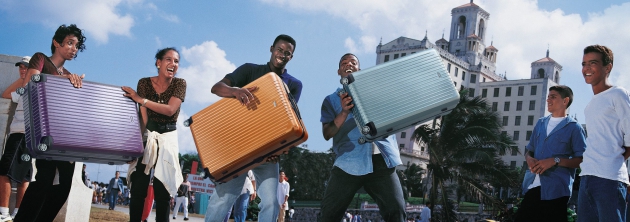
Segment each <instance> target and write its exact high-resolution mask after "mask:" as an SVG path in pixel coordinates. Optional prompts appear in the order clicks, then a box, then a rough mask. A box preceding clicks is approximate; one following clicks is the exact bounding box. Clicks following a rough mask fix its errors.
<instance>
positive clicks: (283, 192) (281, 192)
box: [278, 170, 291, 222]
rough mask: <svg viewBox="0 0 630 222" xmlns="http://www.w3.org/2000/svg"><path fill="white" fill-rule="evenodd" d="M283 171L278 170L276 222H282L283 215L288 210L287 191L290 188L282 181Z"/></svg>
mask: <svg viewBox="0 0 630 222" xmlns="http://www.w3.org/2000/svg"><path fill="white" fill-rule="evenodd" d="M284 178H285V175H284V171H283V170H280V178H279V179H278V180H279V182H280V184H278V204H280V212H279V214H278V222H284V215H285V212H286V211H287V210H289V203H288V200H289V191H290V190H291V186H290V185H289V183H288V182H287V181H286V180H285V179H284Z"/></svg>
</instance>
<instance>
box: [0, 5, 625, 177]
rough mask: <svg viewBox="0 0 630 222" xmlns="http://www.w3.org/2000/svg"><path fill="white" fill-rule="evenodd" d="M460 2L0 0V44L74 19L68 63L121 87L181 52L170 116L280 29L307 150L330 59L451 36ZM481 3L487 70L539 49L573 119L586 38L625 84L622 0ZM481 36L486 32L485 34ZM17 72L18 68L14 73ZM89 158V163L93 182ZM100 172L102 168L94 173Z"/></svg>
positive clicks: (322, 145) (511, 73) (29, 46)
mask: <svg viewBox="0 0 630 222" xmlns="http://www.w3.org/2000/svg"><path fill="white" fill-rule="evenodd" d="M466 3H469V1H468V0H444V1H432V0H399V1H376V0H363V1H362V0H348V1H335V0H319V1H309V0H293V1H287V0H250V1H229V2H221V1H198V0H193V1H185V2H181V1H164V0H157V1H145V0H93V1H82V0H68V1H46V0H22V1H17V0H0V26H1V27H3V30H2V32H1V33H0V40H2V42H4V44H1V45H0V54H9V55H18V56H23V55H32V54H33V53H35V52H38V51H41V52H44V53H45V54H48V55H50V41H51V37H52V35H53V33H54V31H55V29H56V28H57V27H58V26H59V25H60V24H70V23H75V24H77V25H78V26H79V27H80V28H82V29H83V30H85V31H86V32H87V39H88V40H87V42H86V45H87V49H86V50H85V51H84V52H82V53H79V55H78V58H77V59H76V60H75V61H70V62H67V63H66V65H65V66H66V68H67V69H69V70H70V71H72V72H75V73H84V74H86V80H91V81H97V82H103V83H109V84H115V85H127V86H132V87H134V88H135V86H136V84H137V81H138V79H140V78H142V77H146V76H154V75H156V71H155V68H154V66H153V63H154V61H155V60H154V59H153V56H154V54H155V52H156V50H157V49H159V48H163V47H169V46H174V47H177V48H178V49H179V50H180V53H181V54H180V56H181V64H180V69H179V72H178V76H179V77H182V78H185V79H186V80H187V82H188V91H187V98H186V101H185V102H184V103H183V105H182V112H181V114H180V119H184V118H187V117H188V116H190V115H192V114H194V113H196V112H197V111H199V110H201V109H202V108H204V107H206V106H208V105H209V104H211V103H213V102H215V101H216V100H218V99H219V98H218V97H216V96H214V95H212V94H210V91H209V90H210V87H211V86H212V85H213V84H214V83H215V82H217V81H218V80H220V79H221V78H222V77H223V76H224V75H225V74H227V73H229V72H231V71H232V70H233V69H235V68H236V67H238V66H239V65H241V64H243V63H246V62H250V63H258V64H264V63H266V62H267V61H269V56H270V53H269V46H271V44H272V41H273V39H274V38H275V37H276V36H277V35H278V34H289V35H291V36H293V37H294V38H295V39H296V41H297V45H296V51H295V56H294V58H293V60H291V62H289V64H288V66H287V68H288V71H289V73H291V74H292V75H294V76H295V77H297V78H298V79H300V80H302V82H303V83H304V91H303V93H302V97H301V99H300V102H299V104H298V105H299V107H300V111H301V113H302V116H303V118H304V121H305V124H306V127H307V129H308V131H309V134H310V138H309V140H308V141H307V142H306V143H307V144H308V145H309V148H310V149H312V150H313V151H324V150H327V149H329V148H330V146H331V142H330V141H325V140H324V139H323V137H322V135H321V124H320V123H319V117H320V113H319V110H320V105H321V102H322V100H323V98H324V97H325V96H326V95H328V94H330V93H331V92H332V91H333V90H335V89H336V88H337V87H338V86H339V84H338V77H337V74H336V69H337V62H338V60H339V57H340V56H341V55H343V54H344V53H346V52H353V53H355V54H357V55H358V57H359V59H360V60H361V64H362V68H368V67H370V66H373V65H374V64H375V59H376V56H375V50H376V45H377V44H378V42H379V41H380V39H381V38H382V39H383V40H382V41H383V43H387V42H389V41H392V40H393V39H395V38H397V37H399V36H406V37H410V38H415V39H422V38H423V37H424V35H425V31H427V32H428V38H429V40H430V41H432V42H435V41H436V40H438V39H439V38H441V35H442V32H443V30H444V32H445V36H448V35H449V24H450V21H451V17H450V10H451V9H452V8H454V7H457V6H459V5H463V4H466ZM475 3H476V4H478V5H480V6H481V7H482V8H484V9H485V10H486V11H488V12H489V13H490V20H489V21H488V32H487V33H488V34H490V35H488V36H492V39H493V40H494V44H493V45H494V46H495V47H496V48H498V49H499V53H498V58H497V72H498V73H505V72H507V76H508V79H522V78H528V77H529V74H530V64H531V62H533V61H536V60H538V59H540V58H542V57H544V56H545V51H546V50H547V45H548V44H549V47H550V51H551V53H550V57H551V58H553V59H554V60H556V61H557V62H559V63H560V64H561V65H562V66H563V72H562V77H561V83H562V84H566V85H568V86H570V87H572V88H573V89H574V92H575V94H576V95H575V96H576V101H575V102H574V105H572V107H571V108H572V109H571V111H570V113H571V115H574V114H577V116H578V119H579V120H580V121H581V122H583V120H584V116H583V110H584V107H585V106H586V104H587V102H588V100H589V99H590V97H591V95H592V91H591V89H590V86H588V85H586V84H585V83H584V80H583V79H582V77H581V72H580V69H581V67H580V63H581V56H582V54H581V50H582V49H583V48H584V46H586V45H589V44H595V43H599V44H603V45H608V46H610V47H611V48H612V49H613V51H614V52H616V53H617V54H616V55H615V67H614V68H613V72H612V73H611V80H612V82H613V84H616V85H621V86H624V87H626V88H630V78H629V77H628V76H627V75H625V76H624V75H620V74H621V72H622V70H628V69H630V67H628V66H630V65H629V64H630V58H628V57H627V56H626V55H624V54H623V53H622V52H627V51H630V46H628V45H627V44H624V43H625V42H627V39H630V30H628V29H627V28H625V27H626V26H627V22H628V21H630V15H627V13H626V12H628V11H630V4H629V3H624V2H623V1H598V2H597V3H595V2H593V1H590V2H589V1H585V0H579V1H569V0H551V1H541V2H537V1H532V0H513V1H498V0H492V1H491V0H483V1H481V0H477V1H475ZM486 44H487V45H489V44H490V41H489V40H488V41H486ZM16 75H17V71H16ZM179 124H180V128H179V129H180V130H179V135H180V150H181V152H183V153H187V152H196V150H195V148H194V143H193V142H192V137H191V136H190V131H188V130H187V129H186V128H184V127H183V126H181V121H180V123H179ZM97 168H98V166H97V165H95V164H94V165H93V164H90V165H89V167H88V170H89V171H90V174H91V177H92V178H93V180H95V179H97V178H96V175H97V174H98V172H97ZM100 168H101V169H100V171H101V173H100V176H99V180H101V181H102V180H105V179H106V178H109V177H110V176H113V174H114V173H113V169H114V168H115V167H111V166H101V167H100ZM104 175H107V176H104Z"/></svg>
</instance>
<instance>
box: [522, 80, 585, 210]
mask: <svg viewBox="0 0 630 222" xmlns="http://www.w3.org/2000/svg"><path fill="white" fill-rule="evenodd" d="M572 102H573V91H572V90H571V88H569V87H567V86H563V85H558V86H552V87H551V88H549V94H548V95H547V110H548V111H549V112H550V113H551V115H549V116H546V117H542V118H540V119H538V122H537V123H536V126H535V127H534V131H533V133H532V135H531V138H530V140H529V144H528V145H527V150H526V152H525V159H526V160H527V166H528V168H529V169H528V170H527V171H526V172H525V179H523V187H522V188H523V194H525V197H524V198H523V201H522V202H521V207H520V208H519V210H518V213H517V218H516V221H567V203H568V201H569V197H571V188H572V187H573V180H574V179H575V168H577V167H579V164H580V163H581V162H582V154H583V153H584V150H585V149H586V142H585V141H586V139H585V136H584V135H585V134H584V129H582V126H581V125H580V124H579V123H578V122H577V121H576V120H575V119H573V118H571V117H570V116H567V108H569V106H571V103H572Z"/></svg>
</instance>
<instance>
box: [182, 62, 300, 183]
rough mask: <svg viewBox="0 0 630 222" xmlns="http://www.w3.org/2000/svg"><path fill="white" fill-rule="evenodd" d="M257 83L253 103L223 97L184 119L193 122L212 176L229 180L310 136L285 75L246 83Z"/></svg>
mask: <svg viewBox="0 0 630 222" xmlns="http://www.w3.org/2000/svg"><path fill="white" fill-rule="evenodd" d="M251 86H258V90H257V91H255V92H253V93H252V94H253V95H254V98H255V100H254V101H253V102H250V104H249V105H248V106H242V105H241V104H240V103H239V101H238V100H236V99H232V98H223V99H221V100H219V101H217V102H216V103H214V104H212V105H210V106H208V107H206V108H205V109H203V110H201V111H199V112H198V113H196V114H194V115H192V116H191V118H190V119H189V120H187V121H186V122H185V123H184V125H189V126H190V131H191V132H192V135H193V138H194V140H195V144H196V146H197V151H198V152H199V159H200V160H201V164H202V165H203V167H204V168H206V169H207V172H206V173H207V174H208V173H209V174H210V175H207V176H209V177H210V179H211V180H213V181H215V182H227V181H229V180H231V179H233V178H235V177H237V176H238V175H241V174H243V173H246V172H247V171H248V170H250V169H252V168H254V167H256V166H258V165H260V164H262V163H264V162H265V161H266V158H267V157H269V156H272V155H279V154H282V153H283V152H285V151H288V150H289V149H290V148H291V147H294V146H296V145H299V144H300V143H303V142H304V141H306V139H307V138H308V133H307V132H306V129H305V128H304V123H303V122H302V119H301V117H300V115H299V111H298V109H297V105H296V104H295V102H294V101H293V99H292V97H290V96H289V95H290V94H289V93H287V90H286V87H285V85H284V82H282V80H281V79H280V77H278V76H277V75H276V74H275V73H268V74H265V75H264V76H262V77H260V78H258V79H257V80H255V81H253V82H251V83H250V84H248V85H246V86H245V87H243V88H247V87H251Z"/></svg>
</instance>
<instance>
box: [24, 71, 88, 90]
mask: <svg viewBox="0 0 630 222" xmlns="http://www.w3.org/2000/svg"><path fill="white" fill-rule="evenodd" d="M40 73H41V72H40V71H39V70H37V69H28V70H27V71H26V77H25V78H24V80H23V81H22V86H26V85H27V84H28V82H29V81H31V76H33V75H35V74H40ZM61 76H62V77H64V78H67V79H68V80H70V84H72V86H74V87H75V88H81V87H82V86H83V78H85V74H83V75H81V76H79V75H77V74H63V75H61Z"/></svg>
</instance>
